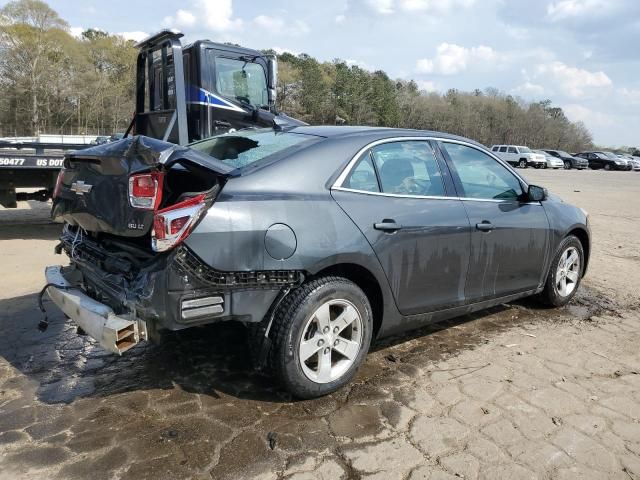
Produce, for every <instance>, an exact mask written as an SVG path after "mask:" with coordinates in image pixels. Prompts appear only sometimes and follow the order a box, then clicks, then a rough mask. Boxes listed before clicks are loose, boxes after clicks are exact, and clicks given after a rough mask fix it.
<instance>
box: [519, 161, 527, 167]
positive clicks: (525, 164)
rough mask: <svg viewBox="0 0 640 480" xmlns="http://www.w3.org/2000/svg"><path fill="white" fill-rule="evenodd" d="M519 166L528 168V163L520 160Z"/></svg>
mask: <svg viewBox="0 0 640 480" xmlns="http://www.w3.org/2000/svg"><path fill="white" fill-rule="evenodd" d="M519 165H520V168H527V162H526V160H520V163H519Z"/></svg>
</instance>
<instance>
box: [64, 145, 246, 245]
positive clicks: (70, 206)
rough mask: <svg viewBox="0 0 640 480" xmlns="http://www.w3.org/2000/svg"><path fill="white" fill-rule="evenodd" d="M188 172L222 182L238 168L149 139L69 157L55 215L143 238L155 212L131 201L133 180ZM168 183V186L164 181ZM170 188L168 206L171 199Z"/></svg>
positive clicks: (91, 229) (99, 229)
mask: <svg viewBox="0 0 640 480" xmlns="http://www.w3.org/2000/svg"><path fill="white" fill-rule="evenodd" d="M171 169H174V170H178V171H179V170H186V171H189V172H191V174H192V175H193V174H195V175H196V176H197V175H199V176H203V175H202V174H203V172H206V174H207V175H212V174H213V175H215V177H216V178H217V179H219V181H220V182H222V181H224V178H226V177H227V176H229V174H230V173H231V172H232V171H233V170H234V169H233V168H232V167H230V166H228V165H226V164H225V163H223V162H221V161H219V160H216V159H215V158H213V157H210V156H208V155H206V154H203V153H200V152H198V151H196V150H193V149H190V148H188V147H182V146H178V145H175V144H172V143H167V142H163V141H161V140H156V139H153V138H150V137H144V136H134V137H127V138H124V139H122V140H119V141H117V142H113V143H108V144H105V145H99V146H96V147H93V148H89V149H86V150H81V151H77V152H70V153H68V154H66V155H65V161H64V168H63V169H62V170H61V173H60V177H59V186H58V188H57V192H56V193H57V194H56V196H55V198H54V199H53V207H52V210H51V216H52V218H53V219H54V220H55V221H58V222H63V221H64V222H67V223H69V224H71V225H74V226H75V225H78V226H80V227H82V228H83V229H85V230H86V231H89V232H104V233H109V234H113V235H117V236H122V237H142V236H144V235H147V234H148V233H149V231H150V229H151V227H152V226H153V220H154V213H155V212H154V210H153V209H151V210H145V209H141V208H135V207H133V206H132V205H131V203H130V201H129V179H130V177H131V176H132V175H135V174H140V173H153V172H161V173H166V172H168V171H169V170H171ZM165 183H166V182H165ZM167 188H170V186H167V185H165V192H164V198H163V200H162V202H163V203H161V204H160V206H159V207H160V208H163V207H165V206H167V204H166V203H165V202H166V201H167V199H168V198H170V195H168V194H167V193H170V192H167V191H166V190H167Z"/></svg>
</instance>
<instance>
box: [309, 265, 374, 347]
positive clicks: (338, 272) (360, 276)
mask: <svg viewBox="0 0 640 480" xmlns="http://www.w3.org/2000/svg"><path fill="white" fill-rule="evenodd" d="M328 275H335V276H338V277H343V278H346V279H347V280H350V281H352V282H353V283H355V284H356V285H357V286H358V287H360V288H361V289H362V291H363V292H364V294H365V295H366V296H367V298H368V299H369V303H370V304H371V313H372V314H373V338H375V337H376V335H377V334H378V331H379V330H380V326H381V325H382V316H383V313H384V302H383V300H382V289H381V288H380V284H379V283H378V280H377V279H376V277H374V276H373V274H372V273H371V272H370V271H369V270H367V269H366V268H364V267H362V266H360V265H356V264H355V263H341V264H338V265H332V266H330V267H327V268H325V269H324V270H321V271H319V272H318V273H316V274H315V275H314V276H313V277H314V278H317V277H325V276H328Z"/></svg>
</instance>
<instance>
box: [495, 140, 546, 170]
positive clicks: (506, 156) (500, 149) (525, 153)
mask: <svg viewBox="0 0 640 480" xmlns="http://www.w3.org/2000/svg"><path fill="white" fill-rule="evenodd" d="M491 151H492V152H493V153H494V154H496V155H497V156H498V157H499V158H501V159H502V160H504V161H505V162H507V163H509V165H513V166H514V167H520V168H527V167H537V168H540V167H542V166H544V165H546V164H547V161H546V160H545V158H544V155H540V154H538V153H533V152H532V151H531V149H530V148H528V147H523V146H519V145H494V146H492V147H491Z"/></svg>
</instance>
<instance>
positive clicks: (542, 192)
mask: <svg viewBox="0 0 640 480" xmlns="http://www.w3.org/2000/svg"><path fill="white" fill-rule="evenodd" d="M548 195H549V192H547V189H546V188H543V187H539V186H537V185H529V189H528V190H527V196H528V197H529V201H531V202H543V201H544V200H546V199H547V197H548Z"/></svg>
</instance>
